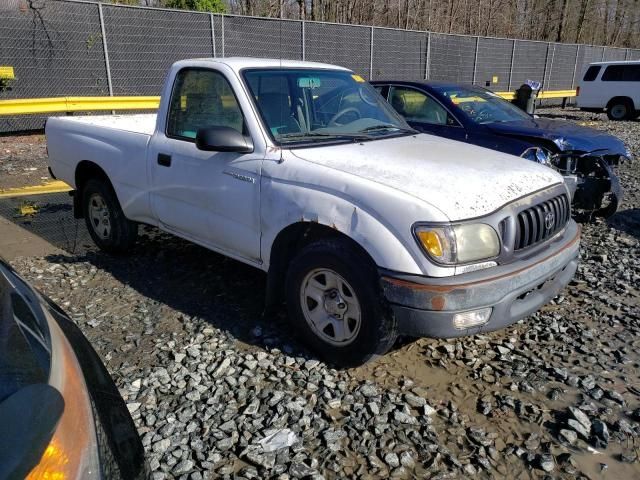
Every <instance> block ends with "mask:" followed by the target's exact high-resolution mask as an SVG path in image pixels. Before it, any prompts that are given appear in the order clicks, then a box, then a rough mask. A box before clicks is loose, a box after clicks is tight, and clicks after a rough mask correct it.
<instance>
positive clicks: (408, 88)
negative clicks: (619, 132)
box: [371, 81, 631, 217]
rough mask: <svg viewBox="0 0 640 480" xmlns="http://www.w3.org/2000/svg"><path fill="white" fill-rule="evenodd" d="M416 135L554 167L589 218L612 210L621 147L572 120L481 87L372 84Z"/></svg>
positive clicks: (618, 197)
mask: <svg viewBox="0 0 640 480" xmlns="http://www.w3.org/2000/svg"><path fill="white" fill-rule="evenodd" d="M371 83H372V84H373V85H374V86H375V87H376V89H377V90H378V91H379V92H380V93H381V94H382V96H383V97H385V98H386V99H387V100H388V101H389V103H390V104H391V105H392V106H393V107H394V108H395V110H396V111H397V112H398V113H400V114H401V115H402V116H403V117H404V118H405V120H407V122H408V123H409V125H411V126H412V127H413V128H415V129H416V130H418V131H421V132H424V133H430V134H433V135H438V136H441V137H446V138H450V139H453V140H458V141H462V142H469V143H473V144H475V145H479V146H481V147H486V148H490V149H493V150H498V151H501V152H505V153H510V154H512V155H517V156H520V157H524V158H526V159H529V160H533V161H537V162H539V163H542V164H545V165H548V166H550V167H552V168H555V169H556V170H558V171H559V172H560V173H562V174H563V175H564V176H565V180H566V182H567V184H568V185H569V187H570V189H571V190H572V191H573V206H574V208H575V209H577V210H581V211H583V212H585V213H588V214H590V215H591V214H595V215H599V216H605V217H606V216H610V215H612V214H613V213H615V212H616V210H617V208H618V205H619V203H620V200H621V199H622V190H621V188H620V183H619V181H618V177H617V176H616V174H615V172H614V171H613V168H612V165H617V164H618V163H619V162H620V161H621V160H623V159H625V158H628V159H630V158H631V154H630V152H629V150H628V149H627V148H626V147H625V145H624V143H623V142H622V141H621V140H620V139H618V138H617V137H614V136H613V135H609V134H607V133H604V132H602V131H599V130H594V129H592V128H587V127H582V126H579V125H576V124H575V123H573V122H568V121H563V120H551V119H543V118H537V117H534V116H531V115H529V114H527V113H526V112H524V111H522V110H520V109H519V108H518V107H516V106H515V105H513V104H511V103H509V102H507V101H506V100H503V99H502V98H500V97H498V96H497V95H495V94H494V93H492V92H490V91H488V90H485V89H483V88H479V87H475V86H469V85H461V84H456V83H447V82H431V81H422V82H406V81H374V82H371Z"/></svg>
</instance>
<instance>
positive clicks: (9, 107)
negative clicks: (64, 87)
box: [0, 90, 576, 115]
mask: <svg viewBox="0 0 640 480" xmlns="http://www.w3.org/2000/svg"><path fill="white" fill-rule="evenodd" d="M496 94H497V95H499V96H500V97H502V98H504V99H505V100H513V99H514V98H516V94H515V92H496ZM575 96H576V91H575V90H549V91H546V90H543V91H540V92H538V95H537V96H536V98H538V99H545V98H567V97H575ZM159 105H160V97H156V96H148V97H141V96H136V97H133V96H131V97H52V98H18V99H12V100H0V115H25V114H35V113H59V112H98V111H102V110H106V111H111V110H155V109H157V108H158V106H159Z"/></svg>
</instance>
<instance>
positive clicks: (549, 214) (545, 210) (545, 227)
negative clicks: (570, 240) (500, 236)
mask: <svg viewBox="0 0 640 480" xmlns="http://www.w3.org/2000/svg"><path fill="white" fill-rule="evenodd" d="M570 218H571V206H570V204H569V199H568V198H567V196H566V195H558V196H557V197H554V198H552V199H550V200H546V201H544V202H541V203H539V204H538V205H536V206H534V207H530V208H527V209H526V210H523V211H521V212H520V213H518V218H517V221H516V241H515V244H514V249H515V250H522V249H523V248H527V247H530V246H531V245H535V244H537V243H540V242H544V241H545V240H546V239H547V238H551V237H552V236H553V235H554V234H555V233H556V232H558V231H559V230H562V228H564V226H565V225H566V224H567V222H568V221H569V219H570Z"/></svg>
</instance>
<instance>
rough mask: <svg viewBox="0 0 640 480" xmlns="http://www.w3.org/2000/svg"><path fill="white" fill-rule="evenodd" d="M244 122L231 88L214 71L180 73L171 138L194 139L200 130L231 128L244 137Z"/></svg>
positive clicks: (169, 130) (169, 131) (170, 124)
mask: <svg viewBox="0 0 640 480" xmlns="http://www.w3.org/2000/svg"><path fill="white" fill-rule="evenodd" d="M243 126H244V119H243V116H242V111H241V110H240V106H239V105H238V102H237V100H236V97H235V95H234V94H233V90H232V89H231V85H229V82H228V81H227V79H226V78H224V76H223V75H222V74H221V73H219V72H216V71H213V70H201V69H184V70H181V71H180V72H178V75H177V77H176V81H175V84H174V87H173V93H172V94H171V103H170V105H169V116H168V118H167V135H169V136H172V137H178V138H184V139H194V138H196V133H197V132H198V129H200V128H206V127H230V128H233V129H235V130H237V131H238V132H240V133H243Z"/></svg>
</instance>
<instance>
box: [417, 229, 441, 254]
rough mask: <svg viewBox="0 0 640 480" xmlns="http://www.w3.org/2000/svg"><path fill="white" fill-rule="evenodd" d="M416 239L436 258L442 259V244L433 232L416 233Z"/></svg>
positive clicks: (421, 231)
mask: <svg viewBox="0 0 640 480" xmlns="http://www.w3.org/2000/svg"><path fill="white" fill-rule="evenodd" d="M417 234H418V238H419V239H420V241H421V242H422V245H423V246H424V248H426V249H427V251H428V252H429V253H430V254H431V255H433V256H434V257H436V258H439V257H442V243H440V237H439V236H438V234H437V233H436V232H434V231H433V230H420V231H418V232H417Z"/></svg>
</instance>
